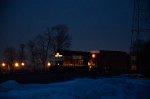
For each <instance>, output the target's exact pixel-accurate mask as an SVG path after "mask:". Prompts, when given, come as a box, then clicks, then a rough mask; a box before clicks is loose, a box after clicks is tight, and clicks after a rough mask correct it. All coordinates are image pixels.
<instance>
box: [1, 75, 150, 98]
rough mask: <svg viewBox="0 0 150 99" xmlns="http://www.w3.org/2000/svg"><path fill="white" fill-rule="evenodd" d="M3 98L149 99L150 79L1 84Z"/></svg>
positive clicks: (127, 78) (126, 78)
mask: <svg viewBox="0 0 150 99" xmlns="http://www.w3.org/2000/svg"><path fill="white" fill-rule="evenodd" d="M0 99H150V80H148V79H136V78H131V77H127V76H120V77H112V78H101V79H88V78H84V79H76V80H72V81H67V82H60V83H50V84H19V83H17V82H15V81H13V80H10V81H7V82H4V83H1V84H0Z"/></svg>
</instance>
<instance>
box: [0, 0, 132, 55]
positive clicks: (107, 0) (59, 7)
mask: <svg viewBox="0 0 150 99" xmlns="http://www.w3.org/2000/svg"><path fill="white" fill-rule="evenodd" d="M0 3H1V4H0V6H1V7H0V14H1V16H0V21H1V22H0V45H1V48H0V50H1V51H0V52H1V53H2V51H3V49H4V48H5V47H7V46H18V45H19V44H20V43H26V42H27V41H28V40H30V39H33V38H35V37H36V36H37V35H38V34H39V33H43V32H44V31H45V30H46V28H47V27H52V26H54V25H58V24H64V25H66V26H68V27H69V33H70V35H71V36H72V46H71V49H72V50H82V51H84V50H85V51H88V50H99V49H105V50H121V51H129V45H130V38H131V24H132V15H133V14H132V13H133V0H1V1H0Z"/></svg>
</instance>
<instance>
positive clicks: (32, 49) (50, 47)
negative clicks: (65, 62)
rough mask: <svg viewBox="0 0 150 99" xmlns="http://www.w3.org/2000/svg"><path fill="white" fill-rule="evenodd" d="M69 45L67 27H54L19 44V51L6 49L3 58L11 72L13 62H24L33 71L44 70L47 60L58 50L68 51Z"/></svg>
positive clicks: (70, 40)
mask: <svg viewBox="0 0 150 99" xmlns="http://www.w3.org/2000/svg"><path fill="white" fill-rule="evenodd" d="M71 43H72V39H71V36H70V34H69V31H68V27H67V26H65V25H56V26H53V27H50V28H47V29H46V31H45V32H44V33H42V34H39V35H37V36H36V38H34V39H32V40H29V41H28V42H27V43H25V44H20V47H19V50H16V49H15V48H14V47H7V48H6V49H5V50H4V53H3V58H4V61H5V62H7V63H8V64H9V68H10V69H11V70H13V66H12V64H13V63H14V62H15V61H26V63H28V65H30V66H31V68H33V70H36V69H37V68H41V69H44V70H46V68H47V67H46V62H47V61H48V59H49V58H50V57H51V56H52V55H53V54H54V53H56V52H57V51H59V50H67V49H70V46H71Z"/></svg>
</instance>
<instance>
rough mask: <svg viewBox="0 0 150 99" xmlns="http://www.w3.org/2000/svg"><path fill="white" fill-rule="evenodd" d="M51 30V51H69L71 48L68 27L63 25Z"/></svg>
mask: <svg viewBox="0 0 150 99" xmlns="http://www.w3.org/2000/svg"><path fill="white" fill-rule="evenodd" d="M52 29H53V33H54V34H53V50H54V52H57V51H59V50H66V49H69V48H70V46H71V37H70V35H69V33H68V27H66V26H65V25H57V26H54V27H52Z"/></svg>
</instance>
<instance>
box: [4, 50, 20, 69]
mask: <svg viewBox="0 0 150 99" xmlns="http://www.w3.org/2000/svg"><path fill="white" fill-rule="evenodd" d="M17 58H18V53H17V51H16V49H15V48H14V47H8V48H6V49H5V50H4V59H5V61H6V62H7V63H8V65H9V68H10V69H11V70H13V62H14V61H15V60H16V59H17Z"/></svg>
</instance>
